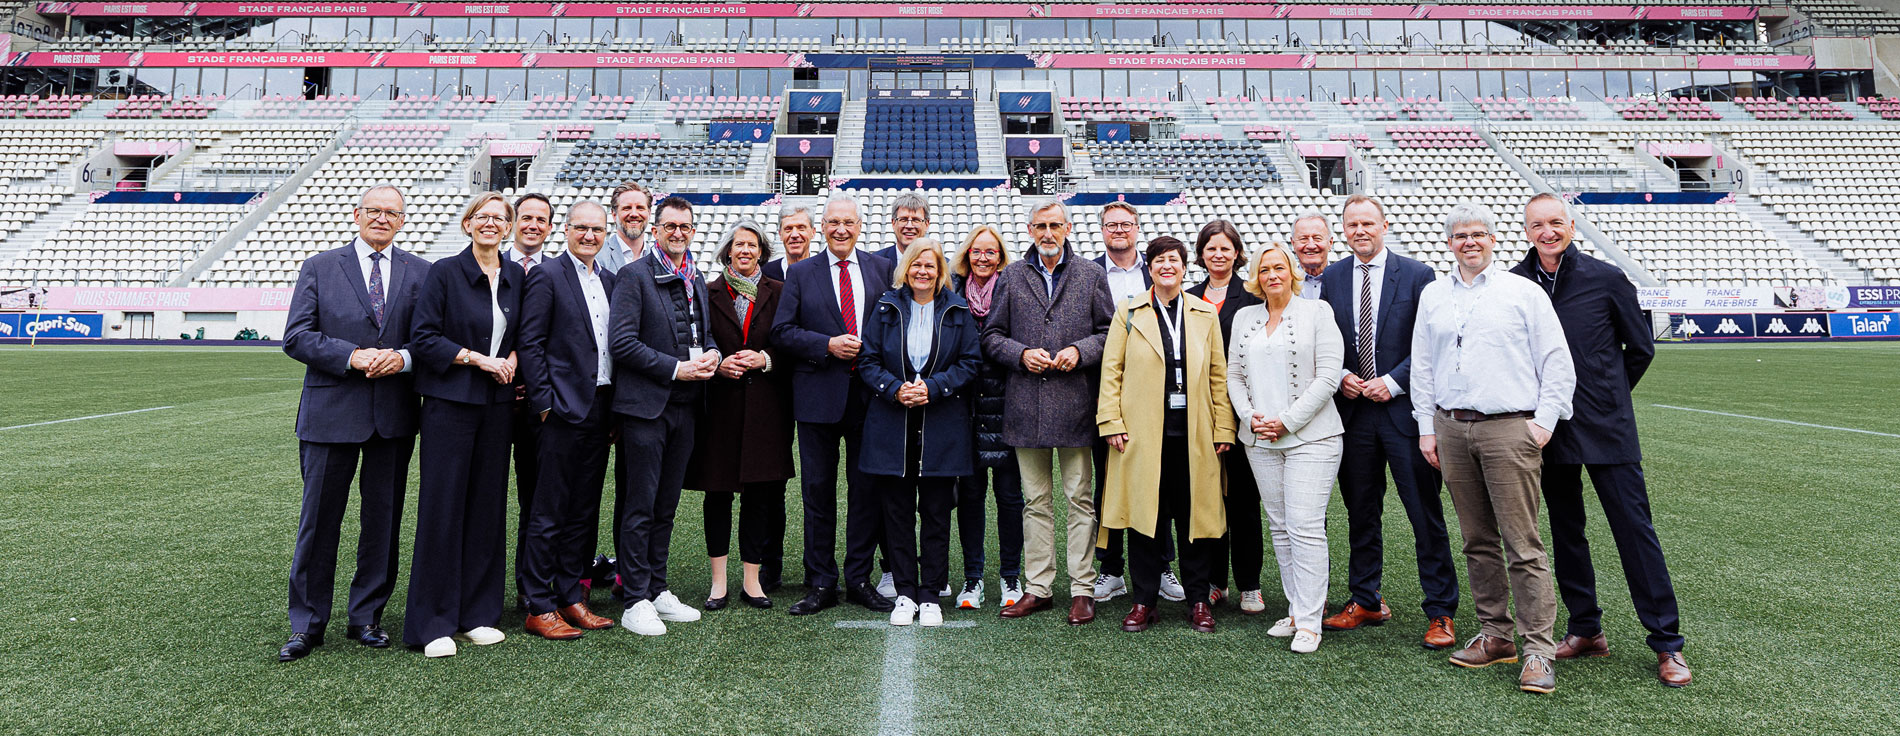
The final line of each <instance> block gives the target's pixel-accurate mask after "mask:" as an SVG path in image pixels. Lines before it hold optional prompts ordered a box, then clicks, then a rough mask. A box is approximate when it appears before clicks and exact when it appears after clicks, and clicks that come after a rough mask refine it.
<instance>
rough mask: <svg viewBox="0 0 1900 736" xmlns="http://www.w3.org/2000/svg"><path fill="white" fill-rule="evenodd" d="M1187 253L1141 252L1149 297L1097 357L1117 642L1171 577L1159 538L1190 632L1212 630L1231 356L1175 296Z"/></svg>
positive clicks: (1136, 304) (1216, 323)
mask: <svg viewBox="0 0 1900 736" xmlns="http://www.w3.org/2000/svg"><path fill="white" fill-rule="evenodd" d="M1187 257H1188V250H1187V245H1186V244H1183V243H1182V242H1181V241H1179V240H1176V239H1174V238H1170V237H1165V236H1164V237H1159V238H1155V239H1154V240H1153V241H1151V242H1149V244H1148V252H1147V253H1146V260H1147V263H1148V274H1149V275H1150V276H1151V277H1152V278H1153V279H1154V286H1153V288H1151V289H1149V290H1148V291H1147V292H1146V293H1145V294H1143V295H1141V296H1139V297H1136V298H1133V299H1129V300H1127V301H1125V302H1123V303H1122V304H1120V305H1118V306H1117V307H1116V309H1115V317H1114V320H1113V321H1112V322H1110V323H1109V327H1108V345H1107V347H1106V348H1104V350H1103V352H1102V387H1101V394H1100V396H1099V401H1098V402H1097V405H1096V412H1095V423H1096V426H1097V428H1098V429H1099V430H1100V431H1101V433H1102V437H1104V438H1105V439H1106V440H1107V441H1108V444H1109V446H1110V447H1113V448H1114V449H1115V451H1114V452H1111V453H1109V455H1108V483H1107V485H1106V486H1105V487H1104V488H1103V490H1102V508H1101V509H1099V515H1100V518H1101V522H1102V530H1103V531H1102V533H1101V535H1100V537H1099V538H1098V540H1097V542H1096V544H1097V546H1100V545H1102V544H1104V543H1105V541H1106V540H1107V537H1108V534H1107V530H1110V529H1126V530H1128V571H1129V579H1128V582H1129V584H1130V585H1132V586H1133V587H1134V589H1135V591H1134V603H1135V606H1134V608H1133V609H1132V610H1130V611H1129V612H1128V617H1127V618H1125V619H1123V620H1122V630H1123V631H1145V630H1147V628H1148V627H1149V626H1150V625H1153V624H1154V622H1155V618H1156V617H1155V610H1154V609H1155V603H1156V601H1157V598H1158V597H1159V595H1160V585H1161V573H1162V571H1164V570H1166V569H1168V568H1167V560H1166V559H1165V558H1164V557H1163V549H1162V545H1161V543H1160V542H1158V541H1156V537H1157V536H1159V535H1160V534H1162V533H1164V530H1165V529H1166V528H1167V524H1169V523H1170V522H1172V523H1173V524H1174V527H1175V539H1176V540H1177V542H1178V543H1179V545H1178V546H1179V549H1180V557H1181V577H1182V584H1183V588H1184V589H1185V590H1186V591H1187V595H1188V600H1187V602H1188V603H1189V604H1190V605H1191V606H1192V607H1191V608H1190V609H1189V611H1188V621H1189V622H1190V623H1191V624H1192V625H1193V627H1194V630H1195V631H1203V632H1212V631H1213V630H1214V612H1213V607H1212V606H1210V605H1209V603H1208V599H1207V591H1208V579H1209V577H1211V575H1212V573H1213V567H1214V565H1216V564H1218V562H1219V561H1218V560H1217V559H1216V557H1217V556H1218V555H1219V551H1220V550H1219V544H1218V542H1219V539H1220V536H1221V535H1222V534H1223V533H1225V532H1226V531H1227V515H1226V511H1225V508H1226V507H1225V505H1224V503H1223V502H1222V495H1221V494H1222V493H1223V492H1224V491H1223V488H1224V487H1225V486H1224V485H1223V484H1222V482H1221V462H1220V458H1219V455H1220V453H1224V452H1226V451H1227V450H1228V449H1230V448H1231V447H1232V445H1233V442H1234V424H1235V420H1234V410H1233V406H1232V404H1231V403H1229V400H1228V398H1227V356H1226V351H1224V350H1223V349H1222V347H1221V331H1220V318H1219V313H1218V312H1217V311H1216V310H1215V309H1214V305H1212V304H1208V303H1207V302H1205V301H1202V300H1201V298H1200V297H1197V296H1194V295H1192V294H1185V293H1183V292H1182V289H1181V286H1182V283H1181V282H1182V279H1183V277H1185V276H1186V275H1187Z"/></svg>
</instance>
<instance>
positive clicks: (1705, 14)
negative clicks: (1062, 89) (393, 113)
mask: <svg viewBox="0 0 1900 736" xmlns="http://www.w3.org/2000/svg"><path fill="white" fill-rule="evenodd" d="M38 8H39V11H40V12H41V13H44V14H50V15H74V16H82V17H95V16H96V17H128V16H129V17H136V16H198V17H204V18H215V17H267V16H268V17H338V16H347V17H371V16H373V17H403V16H414V15H421V16H426V17H431V18H476V17H499V16H511V17H518V18H519V17H543V18H545V17H551V16H554V17H560V16H565V17H577V18H582V17H595V18H601V17H607V18H613V17H621V18H642V17H655V18H667V17H673V18H717V17H754V18H789V17H806V18H1049V17H1054V18H1190V19H1191V18H1300V19H1325V18H1340V19H1348V18H1364V19H1402V18H1432V19H1446V20H1460V19H1468V20H1566V19H1574V20H1638V19H1644V18H1647V19H1650V20H1753V19H1755V17H1756V10H1755V9H1754V8H1746V7H1669V8H1649V9H1643V8H1640V7H1636V6H1630V5H1579V6H1564V5H1502V6H1481V5H1437V6H1412V5H1271V4H1265V3H1232V4H1223V3H1207V2H1206V0H1170V2H1169V3H1168V4H1164V5H1073V4H1054V5H1051V4H1041V3H1038V4H1001V3H970V4H966V3H950V4H941V5H937V4H918V5H902V4H873V3H805V4H794V3H762V4H745V3H710V2H708V3H655V4H622V3H588V2H576V3H446V2H407V3H401V2H363V3H269V2H261V3H237V2H217V3H183V2H157V3H137V2H121V3H112V2H43V3H40V4H39V5H38Z"/></svg>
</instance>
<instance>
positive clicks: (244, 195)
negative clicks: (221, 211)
mask: <svg viewBox="0 0 1900 736" xmlns="http://www.w3.org/2000/svg"><path fill="white" fill-rule="evenodd" d="M261 196H264V195H263V194H262V193H260V192H107V193H106V194H105V195H103V196H101V197H99V198H98V199H96V200H93V201H95V202H98V203H100V204H246V203H249V202H250V201H251V200H253V199H257V198H258V197H261Z"/></svg>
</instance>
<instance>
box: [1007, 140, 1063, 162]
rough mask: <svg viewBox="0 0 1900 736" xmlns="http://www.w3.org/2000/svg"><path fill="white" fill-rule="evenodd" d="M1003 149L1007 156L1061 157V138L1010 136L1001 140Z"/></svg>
mask: <svg viewBox="0 0 1900 736" xmlns="http://www.w3.org/2000/svg"><path fill="white" fill-rule="evenodd" d="M1003 151H1004V154H1003V155H1005V156H1007V157H1009V158H1062V138H1060V137H1056V136H1047V137H1035V138H1032V137H1028V136H1017V137H1012V138H1008V139H1006V140H1005V141H1004V142H1003Z"/></svg>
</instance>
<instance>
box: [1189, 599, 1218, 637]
mask: <svg viewBox="0 0 1900 736" xmlns="http://www.w3.org/2000/svg"><path fill="white" fill-rule="evenodd" d="M1188 626H1189V627H1190V628H1192V629H1194V630H1195V631H1199V632H1201V633H1203V634H1212V633H1214V607H1213V606H1210V605H1207V604H1206V603H1196V604H1194V607H1193V608H1190V609H1188Z"/></svg>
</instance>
